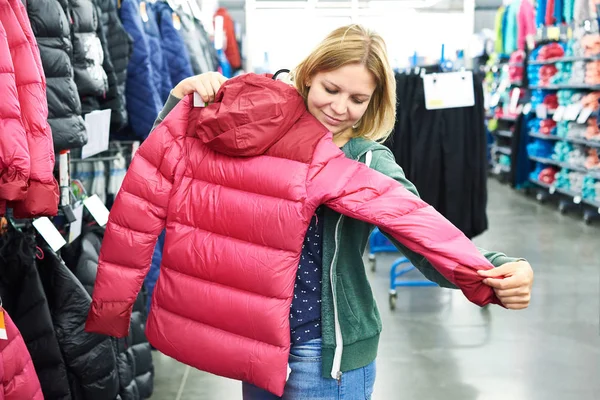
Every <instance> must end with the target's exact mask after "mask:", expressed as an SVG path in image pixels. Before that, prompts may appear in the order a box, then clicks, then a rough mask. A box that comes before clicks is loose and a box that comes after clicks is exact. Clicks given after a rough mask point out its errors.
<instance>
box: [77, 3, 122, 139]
mask: <svg viewBox="0 0 600 400" xmlns="http://www.w3.org/2000/svg"><path fill="white" fill-rule="evenodd" d="M94 4H95V5H96V9H97V15H98V18H99V23H98V28H97V31H96V33H97V35H98V38H99V39H100V43H101V44H102V50H103V53H104V62H103V64H102V67H103V69H104V71H105V72H106V76H107V79H108V90H107V92H106V93H105V94H104V95H102V96H96V97H91V96H90V97H86V98H82V105H83V109H84V113H85V112H86V111H87V110H94V109H110V110H111V117H110V120H111V127H110V129H111V132H116V131H119V130H120V129H122V128H123V127H125V126H126V125H127V122H128V118H127V108H126V101H125V81H126V80H127V64H128V63H129V59H130V57H131V50H132V40H131V38H130V37H129V35H128V34H127V32H126V31H125V28H123V25H122V24H121V20H120V19H119V15H118V13H117V8H116V5H115V2H114V1H112V0H95V1H94ZM88 112H89V111H88Z"/></svg>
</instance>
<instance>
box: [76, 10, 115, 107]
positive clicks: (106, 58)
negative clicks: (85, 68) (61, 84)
mask: <svg viewBox="0 0 600 400" xmlns="http://www.w3.org/2000/svg"><path fill="white" fill-rule="evenodd" d="M94 7H95V8H96V15H98V18H100V16H101V15H102V10H100V7H98V6H97V5H96V2H94ZM96 34H97V35H98V39H100V44H101V46H102V69H103V70H104V72H105V73H106V81H107V91H106V92H104V93H103V94H102V95H101V96H84V97H81V110H82V113H83V115H85V114H87V113H90V112H92V111H94V110H101V109H104V108H109V107H102V106H101V105H100V101H101V100H102V99H106V98H108V96H109V95H112V96H114V92H115V91H114V90H111V89H114V88H116V84H117V76H116V74H115V69H114V67H113V64H112V60H111V59H110V54H109V53H108V43H107V40H106V32H105V29H104V26H103V25H102V24H101V23H100V22H98V24H96ZM111 116H112V111H111Z"/></svg>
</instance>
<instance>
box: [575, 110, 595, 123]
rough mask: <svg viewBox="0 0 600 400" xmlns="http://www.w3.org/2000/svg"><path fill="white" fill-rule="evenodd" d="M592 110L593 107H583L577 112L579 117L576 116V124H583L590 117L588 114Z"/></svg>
mask: <svg viewBox="0 0 600 400" xmlns="http://www.w3.org/2000/svg"><path fill="white" fill-rule="evenodd" d="M593 112H594V109H593V108H589V107H584V108H583V109H582V110H581V112H580V113H579V117H577V123H578V124H585V123H587V120H588V119H589V118H590V115H592V113H593Z"/></svg>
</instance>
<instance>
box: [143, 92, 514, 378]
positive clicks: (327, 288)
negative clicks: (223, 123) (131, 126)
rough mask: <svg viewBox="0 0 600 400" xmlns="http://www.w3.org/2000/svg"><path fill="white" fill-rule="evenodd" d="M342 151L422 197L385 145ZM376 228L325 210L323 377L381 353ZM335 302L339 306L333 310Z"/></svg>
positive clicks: (500, 260)
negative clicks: (371, 271) (370, 251)
mask: <svg viewBox="0 0 600 400" xmlns="http://www.w3.org/2000/svg"><path fill="white" fill-rule="evenodd" d="M179 101H180V99H178V98H177V97H175V96H173V95H171V96H169V99H168V100H167V102H166V104H165V106H164V108H163V109H162V110H161V112H160V114H159V115H158V118H157V119H156V121H155V122H154V126H153V129H154V128H155V127H156V126H157V125H158V124H159V123H160V122H162V120H163V119H164V118H165V117H166V116H167V115H168V114H169V112H171V110H172V109H173V108H175V106H176V105H177V103H178V102H179ZM342 150H343V151H344V153H345V154H346V157H348V158H351V159H353V160H358V161H361V162H365V155H366V153H367V152H368V151H369V150H371V151H372V155H373V156H372V160H371V164H370V167H371V168H373V169H375V170H377V171H379V172H381V173H382V174H384V175H387V176H389V177H391V178H393V179H395V180H396V181H398V182H400V183H401V184H402V185H403V186H404V187H405V188H406V189H408V190H409V191H411V192H412V193H414V194H415V195H417V196H418V195H419V194H418V193H417V189H416V188H415V186H414V185H413V184H412V183H411V182H409V181H408V180H407V179H406V177H405V176H404V171H402V168H400V167H399V166H398V164H396V161H395V160H394V155H393V154H392V152H391V151H390V150H389V149H388V148H387V147H385V146H383V145H381V144H378V143H376V142H373V141H370V140H365V139H361V138H355V139H352V140H350V141H349V142H348V143H346V145H345V146H344V147H342ZM372 230H373V226H372V225H370V224H367V223H365V222H362V221H358V220H356V219H352V218H348V217H344V216H342V215H341V214H338V213H336V212H334V211H332V210H330V209H329V208H325V217H324V225H323V263H322V265H323V279H322V282H323V284H322V285H323V286H322V288H321V293H322V301H321V327H322V339H323V346H322V360H323V361H322V375H323V376H324V377H333V378H339V377H341V373H342V372H345V371H350V370H352V369H356V368H361V367H364V366H366V365H368V364H370V363H371V362H372V361H373V360H374V359H375V357H376V355H377V346H378V343H379V334H380V333H381V318H380V317H379V311H378V310H377V305H376V303H375V299H374V298H373V292H372V291H371V285H370V284H369V280H368V278H367V273H366V269H365V266H364V263H363V258H362V256H363V254H364V252H365V249H366V247H367V242H368V239H369V234H370V233H371V231H372ZM388 239H390V240H391V241H392V243H394V245H395V246H396V247H397V248H398V250H400V252H401V253H402V254H403V255H404V256H406V257H407V258H408V259H409V260H410V261H411V263H412V264H413V265H414V266H415V267H416V268H417V269H419V271H421V272H422V273H423V275H424V276H425V277H426V278H428V279H429V280H431V281H433V282H436V283H437V284H439V285H440V286H443V287H450V288H455V287H454V286H453V285H452V284H451V283H450V282H449V281H448V280H446V278H444V277H443V276H442V275H441V274H440V273H439V272H437V271H436V270H435V269H434V268H433V266H432V265H431V264H430V263H429V261H427V259H425V258H424V257H423V256H422V255H420V254H417V253H414V252H412V251H410V250H408V249H407V248H406V247H404V246H403V245H402V244H400V243H398V242H397V241H395V240H394V239H393V238H391V237H389V236H388ZM480 252H481V253H482V254H483V255H484V256H485V258H487V259H488V260H489V261H490V262H491V263H492V264H493V265H494V266H495V267H498V266H500V265H502V264H504V263H507V262H513V261H518V260H519V259H516V258H510V257H507V256H505V255H504V254H502V253H496V252H489V251H486V250H482V249H480ZM332 289H334V291H332ZM334 298H335V299H336V302H335V304H336V307H334V301H333V300H334ZM336 314H337V318H336ZM336 320H337V324H336ZM336 325H337V327H338V329H336ZM337 343H339V344H340V346H339V347H337V357H336V344H337ZM334 363H335V364H336V365H335V367H334Z"/></svg>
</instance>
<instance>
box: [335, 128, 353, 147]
mask: <svg viewBox="0 0 600 400" xmlns="http://www.w3.org/2000/svg"><path fill="white" fill-rule="evenodd" d="M350 139H352V129H347V130H345V131H343V132H340V133H338V134H336V135H333V143H334V144H335V145H336V146H337V147H340V148H341V147H343V146H344V145H345V144H346V143H348V142H349V141H350Z"/></svg>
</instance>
